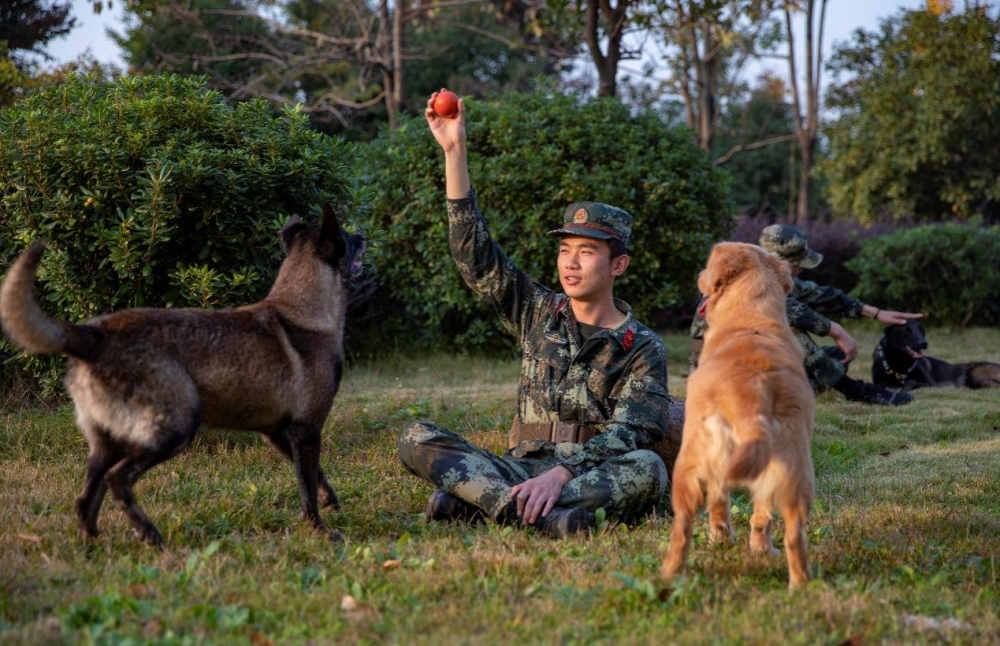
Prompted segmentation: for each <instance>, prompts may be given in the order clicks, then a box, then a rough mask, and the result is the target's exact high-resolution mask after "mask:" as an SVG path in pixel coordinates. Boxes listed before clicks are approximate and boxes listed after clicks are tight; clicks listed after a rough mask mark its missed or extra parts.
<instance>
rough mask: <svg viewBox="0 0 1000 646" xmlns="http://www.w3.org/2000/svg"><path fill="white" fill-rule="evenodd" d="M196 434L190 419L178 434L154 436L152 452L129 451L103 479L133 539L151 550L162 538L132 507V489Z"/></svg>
mask: <svg viewBox="0 0 1000 646" xmlns="http://www.w3.org/2000/svg"><path fill="white" fill-rule="evenodd" d="M197 430H198V420H197V419H193V420H191V421H190V422H188V423H187V424H185V425H184V426H182V427H181V428H179V429H178V430H174V431H167V430H165V429H164V430H161V431H159V432H157V433H154V434H152V435H153V436H154V437H157V438H161V442H160V444H158V445H157V446H156V447H155V448H147V447H142V448H139V447H133V448H131V449H130V450H129V452H128V455H127V456H126V457H125V458H123V459H122V460H121V461H120V462H118V464H116V465H115V466H114V467H112V468H111V470H110V471H108V473H107V475H106V476H105V481H106V482H107V484H108V487H109V488H110V489H111V496H112V497H113V498H114V499H115V500H116V501H117V502H118V505H119V506H120V507H121V508H122V511H123V512H125V516H126V517H127V518H128V520H129V522H130V523H131V524H132V529H133V530H134V531H135V534H136V536H138V537H139V539H140V540H142V541H144V542H146V543H149V544H150V545H153V546H155V547H160V546H162V545H163V536H162V535H161V534H160V531H159V530H158V529H156V526H155V525H154V524H153V523H152V522H151V521H150V520H149V517H148V516H146V513H145V512H144V511H143V510H142V508H141V507H139V505H138V503H136V501H135V495H134V494H133V493H132V487H133V486H134V485H135V483H136V481H138V480H139V478H140V477H141V476H142V474H144V473H146V472H147V471H149V470H150V469H152V468H153V467H155V466H156V465H157V464H160V463H161V462H166V461H167V460H169V459H170V458H172V457H173V456H175V455H177V454H178V453H179V452H180V451H181V450H182V449H184V447H186V446H187V445H188V444H190V443H191V440H192V439H194V435H195V432H196V431H197Z"/></svg>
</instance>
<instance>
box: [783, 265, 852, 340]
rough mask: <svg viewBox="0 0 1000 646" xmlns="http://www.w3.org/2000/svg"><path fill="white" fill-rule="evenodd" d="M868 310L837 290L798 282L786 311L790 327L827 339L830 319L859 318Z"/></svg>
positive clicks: (808, 281) (804, 281)
mask: <svg viewBox="0 0 1000 646" xmlns="http://www.w3.org/2000/svg"><path fill="white" fill-rule="evenodd" d="M864 306H865V304H864V303H862V302H861V301H859V300H858V299H856V298H852V297H851V296H848V295H847V294H845V293H844V292H842V291H841V290H839V289H837V288H836V287H830V286H827V285H818V284H816V283H814V282H813V281H811V280H802V279H801V278H796V279H795V287H793V288H792V292H791V293H790V294H789V295H788V302H787V304H786V310H787V312H788V324H789V325H791V326H792V327H793V328H795V329H796V330H800V331H802V332H809V333H812V334H817V335H819V336H826V335H827V334H829V333H830V319H829V318H827V316H848V317H850V318H859V317H860V316H861V308H863V307H864Z"/></svg>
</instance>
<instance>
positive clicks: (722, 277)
mask: <svg viewBox="0 0 1000 646" xmlns="http://www.w3.org/2000/svg"><path fill="white" fill-rule="evenodd" d="M751 262H752V261H751V260H750V254H749V252H748V251H747V250H746V249H741V248H740V246H739V245H737V244H733V243H726V242H724V243H721V244H718V245H716V246H715V248H714V249H713V250H712V255H711V256H710V257H709V259H708V267H706V268H705V271H703V272H702V273H701V275H700V276H699V277H698V288H699V289H701V293H702V294H706V295H708V294H714V293H715V292H718V291H720V290H722V288H723V287H725V286H726V285H728V284H729V283H731V282H733V280H735V279H736V277H737V276H739V275H740V274H742V273H743V272H744V271H746V270H747V269H749V268H750V264H751Z"/></svg>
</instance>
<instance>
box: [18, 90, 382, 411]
mask: <svg viewBox="0 0 1000 646" xmlns="http://www.w3.org/2000/svg"><path fill="white" fill-rule="evenodd" d="M356 157H357V149H356V148H355V147H354V146H352V145H350V144H347V143H345V142H343V141H341V140H340V139H338V138H331V137H328V136H325V135H321V134H318V133H316V132H315V131H313V130H310V129H309V127H308V121H307V119H306V117H305V116H304V115H302V114H299V113H297V112H294V111H289V112H287V113H286V114H285V115H284V116H281V117H276V116H275V115H274V114H273V113H272V111H271V107H270V105H269V104H268V103H267V102H265V101H262V100H257V101H249V102H246V103H241V104H239V105H237V106H235V107H234V106H231V105H229V104H227V103H226V102H225V101H224V100H223V97H222V95H221V94H219V93H217V92H214V91H211V90H208V89H206V87H205V79H203V78H181V77H178V76H148V77H123V78H120V79H117V80H116V81H114V82H110V83H104V82H100V81H98V80H97V79H96V78H95V77H93V76H89V75H71V76H70V77H69V79H68V80H67V81H66V82H65V83H63V84H61V85H59V86H55V87H51V88H48V89H45V90H43V91H41V92H39V93H37V94H34V95H32V96H29V97H28V98H26V99H24V100H23V101H21V102H19V103H18V104H16V105H15V106H14V107H12V108H8V109H6V110H3V111H0V200H2V201H0V235H2V240H0V267H6V266H7V265H8V264H9V263H10V262H11V261H12V260H13V259H14V257H15V256H16V255H17V253H19V252H20V251H21V250H22V249H23V248H24V247H25V246H27V245H28V244H29V243H30V242H31V241H32V240H34V239H35V238H44V239H46V240H47V241H48V244H49V249H48V251H47V253H46V254H45V256H44V257H43V261H42V268H41V270H40V273H39V278H40V282H41V288H40V291H41V298H42V299H43V300H44V307H45V309H46V310H47V311H48V312H49V313H51V314H52V315H53V316H56V317H59V318H62V319H66V320H70V321H79V320H81V319H84V318H86V317H89V316H92V315H94V314H99V313H101V312H104V311H107V310H116V309H121V308H126V307H134V306H150V307H181V306H197V307H203V306H213V307H220V306H229V305H237V304H243V303H247V302H251V301H254V300H257V299H259V298H261V297H262V296H264V295H265V294H266V292H267V290H268V288H269V286H270V283H271V280H272V278H273V274H274V272H275V270H276V268H277V266H278V264H279V263H280V261H281V252H280V244H279V239H278V231H279V229H280V228H281V225H282V224H283V222H284V220H285V219H286V218H287V217H288V216H289V215H290V214H292V213H300V214H302V215H303V217H307V218H308V217H309V214H310V213H314V212H318V209H319V208H320V207H321V205H322V203H324V202H330V203H332V204H336V205H338V206H339V207H340V208H341V209H342V210H343V211H344V212H345V213H346V214H348V215H349V214H350V213H352V212H354V211H355V210H356V209H357V208H359V206H360V205H361V203H362V202H363V200H362V199H361V195H362V194H361V192H360V191H359V190H358V189H357V187H356V186H355V184H354V179H353V175H352V173H353V164H354V162H355V159H356ZM4 343H6V341H5V342H4ZM7 347H9V346H7ZM33 361H34V363H33V364H31V365H32V367H31V371H32V372H33V373H34V374H35V376H36V377H37V376H40V375H41V373H42V371H43V367H44V365H49V364H43V363H42V362H40V361H38V360H37V359H36V360H33ZM46 372H48V371H47V370H46ZM51 386H52V384H51V383H49V384H48V388H47V389H48V390H50V391H51Z"/></svg>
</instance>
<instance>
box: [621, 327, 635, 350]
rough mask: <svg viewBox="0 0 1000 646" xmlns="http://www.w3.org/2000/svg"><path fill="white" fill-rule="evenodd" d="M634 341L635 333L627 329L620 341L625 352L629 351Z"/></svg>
mask: <svg viewBox="0 0 1000 646" xmlns="http://www.w3.org/2000/svg"><path fill="white" fill-rule="evenodd" d="M634 341H635V332H633V331H632V330H631V329H629V330H627V331H626V332H625V337H624V338H623V339H622V347H623V348H625V350H631V349H632V343H633V342H634Z"/></svg>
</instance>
